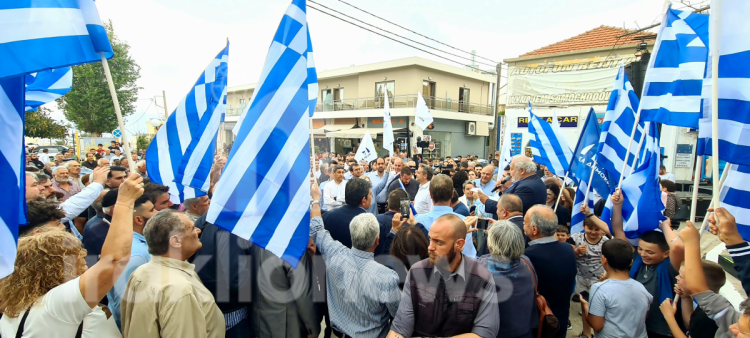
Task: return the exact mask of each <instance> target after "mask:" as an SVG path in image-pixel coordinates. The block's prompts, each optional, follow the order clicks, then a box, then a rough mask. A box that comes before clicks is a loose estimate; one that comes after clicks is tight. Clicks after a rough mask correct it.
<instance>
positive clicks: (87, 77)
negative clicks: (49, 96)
mask: <svg viewBox="0 0 750 338" xmlns="http://www.w3.org/2000/svg"><path fill="white" fill-rule="evenodd" d="M104 28H105V29H106V30H107V35H108V36H109V41H110V42H111V44H112V50H113V51H114V52H115V56H114V57H113V58H112V59H110V60H108V62H109V68H110V71H111V73H112V80H113V81H114V84H115V89H116V91H117V99H118V100H119V101H120V110H121V112H122V116H123V117H125V116H127V115H130V114H132V113H133V112H134V111H135V101H136V99H137V97H138V90H140V89H142V88H141V87H138V86H137V85H136V81H138V79H139V78H140V77H141V75H140V72H141V67H140V66H138V64H137V63H135V60H133V59H132V58H131V57H130V54H129V51H130V45H128V43H127V42H126V41H122V40H120V39H118V38H117V35H115V33H114V31H113V28H112V22H111V21H110V22H108V23H105V24H104ZM57 106H58V108H59V109H61V110H62V111H63V113H64V114H65V118H66V119H68V121H70V122H72V123H73V124H75V126H76V128H77V129H78V130H81V131H84V132H89V133H92V134H94V135H101V133H107V132H110V131H112V130H114V129H117V127H118V124H117V116H116V115H115V108H114V105H113V104H112V97H111V96H110V93H109V85H108V84H107V79H106V78H105V76H104V70H103V69H102V65H101V63H100V62H95V63H89V64H85V65H80V66H75V67H73V89H71V90H70V92H68V94H66V95H65V96H63V97H62V98H60V99H58V100H57Z"/></svg>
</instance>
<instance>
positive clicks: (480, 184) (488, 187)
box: [474, 165, 546, 196]
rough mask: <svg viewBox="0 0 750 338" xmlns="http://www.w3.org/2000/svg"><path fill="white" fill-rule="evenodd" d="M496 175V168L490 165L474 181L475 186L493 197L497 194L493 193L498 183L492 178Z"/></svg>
mask: <svg viewBox="0 0 750 338" xmlns="http://www.w3.org/2000/svg"><path fill="white" fill-rule="evenodd" d="M494 174H495V168H494V167H493V166H491V165H489V166H487V167H485V168H483V169H482V171H481V177H480V178H477V179H476V180H474V185H475V186H476V187H477V188H479V189H482V192H483V193H484V194H485V195H487V196H492V195H494V194H495V193H493V192H492V189H495V183H497V182H495V180H493V179H492V176H493V175H494ZM545 193H546V192H545Z"/></svg>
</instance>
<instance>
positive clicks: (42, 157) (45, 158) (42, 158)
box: [39, 148, 49, 164]
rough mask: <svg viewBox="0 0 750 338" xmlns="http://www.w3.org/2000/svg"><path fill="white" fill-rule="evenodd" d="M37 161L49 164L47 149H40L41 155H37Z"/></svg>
mask: <svg viewBox="0 0 750 338" xmlns="http://www.w3.org/2000/svg"><path fill="white" fill-rule="evenodd" d="M39 160H40V161H42V164H47V163H49V149H47V148H44V149H42V153H41V154H40V155H39Z"/></svg>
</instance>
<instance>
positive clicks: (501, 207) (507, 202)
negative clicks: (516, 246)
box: [477, 194, 529, 257]
mask: <svg viewBox="0 0 750 338" xmlns="http://www.w3.org/2000/svg"><path fill="white" fill-rule="evenodd" d="M497 209H498V210H497V219H499V220H505V221H509V222H510V223H512V224H515V226H517V227H518V229H519V230H521V233H522V234H523V239H524V243H525V245H526V246H527V247H528V246H529V236H526V234H525V233H524V230H523V203H522V202H521V199H520V198H518V196H516V195H513V194H503V195H502V196H500V200H498V202H497ZM486 244H487V243H481V244H480V245H479V250H478V253H477V257H481V256H484V255H486V254H489V253H490V251H489V248H488V247H487V245H486Z"/></svg>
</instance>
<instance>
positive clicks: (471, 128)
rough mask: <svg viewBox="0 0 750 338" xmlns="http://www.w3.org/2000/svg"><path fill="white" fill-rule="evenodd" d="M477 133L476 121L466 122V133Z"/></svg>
mask: <svg viewBox="0 0 750 338" xmlns="http://www.w3.org/2000/svg"><path fill="white" fill-rule="evenodd" d="M476 134H477V123H476V122H466V135H471V136H473V135H476Z"/></svg>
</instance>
